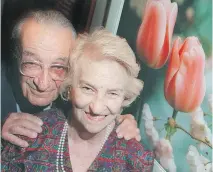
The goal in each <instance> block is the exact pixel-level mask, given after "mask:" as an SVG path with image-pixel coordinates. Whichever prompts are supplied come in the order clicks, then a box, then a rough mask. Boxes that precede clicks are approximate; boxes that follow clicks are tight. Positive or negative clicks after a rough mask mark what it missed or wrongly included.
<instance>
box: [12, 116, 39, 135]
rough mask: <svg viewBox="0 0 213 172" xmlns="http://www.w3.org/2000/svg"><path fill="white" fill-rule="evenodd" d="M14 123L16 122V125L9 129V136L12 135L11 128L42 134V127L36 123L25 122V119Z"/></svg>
mask: <svg viewBox="0 0 213 172" xmlns="http://www.w3.org/2000/svg"><path fill="white" fill-rule="evenodd" d="M16 122H17V123H16V125H13V126H11V127H10V131H11V134H14V133H13V132H14V129H13V128H17V127H19V128H25V129H29V130H31V131H34V132H36V133H41V132H42V127H41V126H40V125H38V123H34V122H32V121H29V120H26V119H18V120H16ZM15 134H19V133H15Z"/></svg>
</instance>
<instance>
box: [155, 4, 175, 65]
mask: <svg viewBox="0 0 213 172" xmlns="http://www.w3.org/2000/svg"><path fill="white" fill-rule="evenodd" d="M167 8H169V14H168V15H167V16H168V19H167V20H168V21H167V26H166V35H165V39H164V44H163V47H162V49H161V53H160V58H159V59H160V60H159V61H158V63H157V64H156V67H157V68H160V67H162V66H163V65H164V64H165V63H166V61H167V59H168V55H169V52H170V49H171V48H170V46H171V39H172V34H173V30H174V26H175V22H176V18H177V12H178V8H177V4H176V3H172V4H169V6H168V7H167Z"/></svg>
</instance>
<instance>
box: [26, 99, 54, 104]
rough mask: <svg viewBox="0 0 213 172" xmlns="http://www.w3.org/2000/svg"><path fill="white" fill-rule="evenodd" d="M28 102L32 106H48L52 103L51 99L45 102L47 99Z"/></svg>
mask: <svg viewBox="0 0 213 172" xmlns="http://www.w3.org/2000/svg"><path fill="white" fill-rule="evenodd" d="M29 102H30V103H31V104H32V105H34V106H48V105H50V104H51V103H52V99H51V100H49V99H48V100H47V99H44V98H42V99H35V98H33V99H29Z"/></svg>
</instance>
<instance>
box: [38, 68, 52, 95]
mask: <svg viewBox="0 0 213 172" xmlns="http://www.w3.org/2000/svg"><path fill="white" fill-rule="evenodd" d="M50 82H51V77H50V75H49V72H48V69H44V70H43V71H42V72H41V73H40V75H38V76H36V77H35V78H34V84H35V85H36V87H37V89H38V90H39V91H46V90H47V89H48V87H49V84H50Z"/></svg>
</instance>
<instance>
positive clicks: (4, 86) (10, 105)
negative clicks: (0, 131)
mask: <svg viewBox="0 0 213 172" xmlns="http://www.w3.org/2000/svg"><path fill="white" fill-rule="evenodd" d="M6 70H7V69H6V66H5V63H4V62H2V64H1V122H3V121H4V120H5V118H6V116H7V115H8V113H11V112H16V111H17V110H16V101H15V98H14V96H13V92H12V89H11V86H10V84H9V83H8V80H7V77H6Z"/></svg>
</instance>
